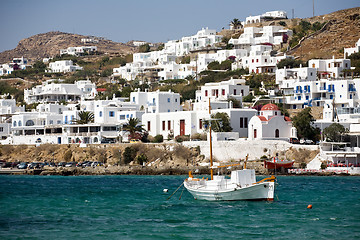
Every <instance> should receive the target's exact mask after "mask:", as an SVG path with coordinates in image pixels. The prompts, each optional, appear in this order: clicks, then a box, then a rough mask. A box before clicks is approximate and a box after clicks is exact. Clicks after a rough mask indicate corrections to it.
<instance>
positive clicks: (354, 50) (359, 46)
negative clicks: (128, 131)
mask: <svg viewBox="0 0 360 240" xmlns="http://www.w3.org/2000/svg"><path fill="white" fill-rule="evenodd" d="M358 52H360V38H359V40H358V41H357V42H356V43H355V47H353V48H344V58H348V57H349V56H350V55H351V54H353V53H358Z"/></svg>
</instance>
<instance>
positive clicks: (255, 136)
mask: <svg viewBox="0 0 360 240" xmlns="http://www.w3.org/2000/svg"><path fill="white" fill-rule="evenodd" d="M254 138H257V130H256V129H254Z"/></svg>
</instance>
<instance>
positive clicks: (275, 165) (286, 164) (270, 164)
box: [264, 157, 295, 169]
mask: <svg viewBox="0 0 360 240" xmlns="http://www.w3.org/2000/svg"><path fill="white" fill-rule="evenodd" d="M294 162H295V161H294V160H280V159H278V158H277V157H274V158H273V159H272V160H264V166H265V168H266V169H281V168H292V166H293V165H294Z"/></svg>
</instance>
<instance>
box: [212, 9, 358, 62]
mask: <svg viewBox="0 0 360 240" xmlns="http://www.w3.org/2000/svg"><path fill="white" fill-rule="evenodd" d="M302 20H303V21H306V22H309V23H311V24H314V23H315V22H319V23H322V24H326V23H327V25H326V26H325V27H324V29H322V31H318V32H316V33H315V34H314V35H312V36H311V37H305V39H304V40H303V41H302V42H301V44H300V45H299V46H298V47H296V48H295V49H292V50H290V51H288V52H287V54H288V55H294V56H295V57H299V58H301V59H302V60H304V61H307V60H309V59H312V58H332V56H333V55H334V56H335V57H336V58H342V57H343V49H344V47H354V46H355V42H356V41H357V40H358V39H359V38H360V7H357V8H350V9H345V10H340V11H337V12H333V13H330V14H325V15H321V16H315V17H312V18H304V19H300V18H294V19H286V20H276V21H268V22H262V23H257V24H250V25H246V26H251V27H261V26H268V25H281V24H280V23H282V24H284V23H285V24H286V25H285V27H286V28H289V29H293V28H295V27H296V26H298V24H299V23H300V22H301V21H302ZM242 32H243V30H222V31H221V32H220V33H219V34H221V35H224V36H225V37H226V38H228V39H229V38H230V37H232V38H238V37H239V36H240V34H241V33H242ZM309 35H311V34H309ZM290 40H291V38H290ZM283 47H284V49H286V47H287V46H286V45H284V46H283ZM277 50H280V49H277Z"/></svg>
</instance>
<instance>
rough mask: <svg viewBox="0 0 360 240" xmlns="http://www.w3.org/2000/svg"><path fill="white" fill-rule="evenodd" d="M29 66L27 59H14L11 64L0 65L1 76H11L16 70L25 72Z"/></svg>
mask: <svg viewBox="0 0 360 240" xmlns="http://www.w3.org/2000/svg"><path fill="white" fill-rule="evenodd" d="M28 66H29V65H28V60H27V58H24V57H21V58H13V60H12V62H10V63H5V64H0V76H3V75H8V74H11V73H12V72H13V71H16V70H24V69H26V67H28Z"/></svg>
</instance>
